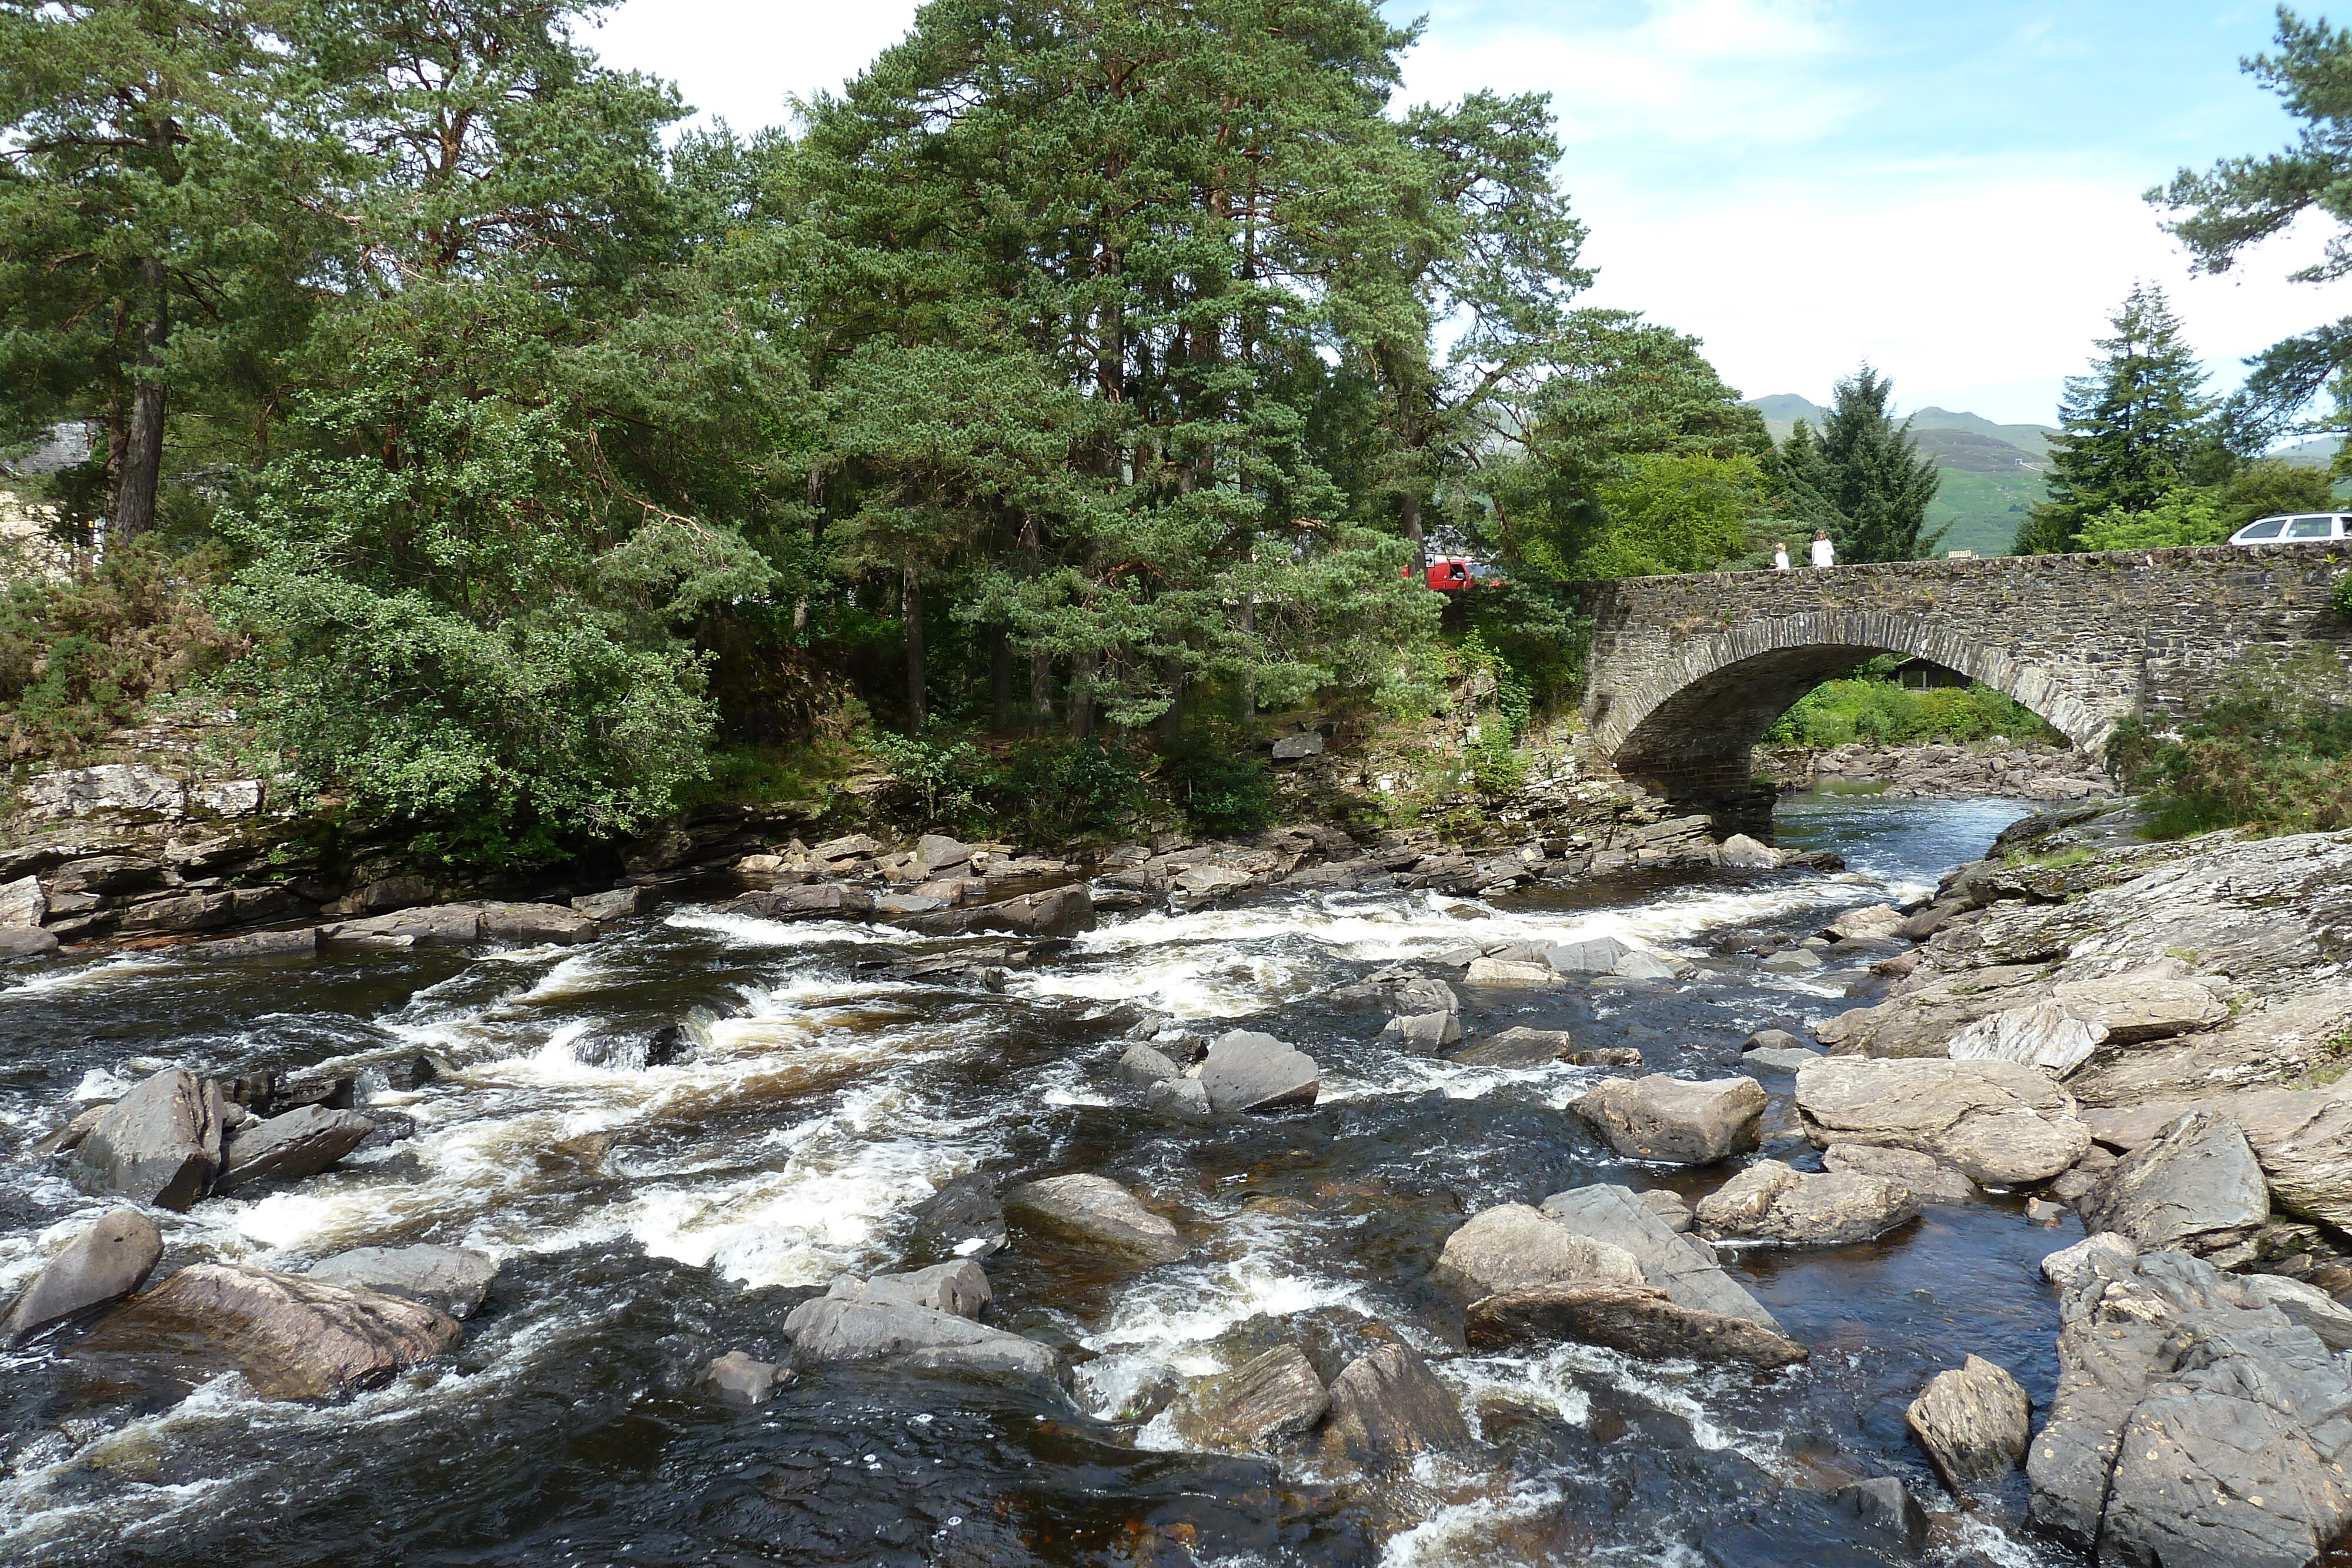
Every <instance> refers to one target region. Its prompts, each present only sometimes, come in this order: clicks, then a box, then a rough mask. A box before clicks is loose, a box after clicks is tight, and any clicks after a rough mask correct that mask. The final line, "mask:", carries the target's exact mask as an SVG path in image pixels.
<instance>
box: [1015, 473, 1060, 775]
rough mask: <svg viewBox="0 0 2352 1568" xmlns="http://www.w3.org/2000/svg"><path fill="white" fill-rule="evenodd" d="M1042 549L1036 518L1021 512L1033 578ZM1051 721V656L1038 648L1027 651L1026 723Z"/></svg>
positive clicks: (1033, 725) (1037, 724) (1025, 550)
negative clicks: (1027, 713) (1027, 698)
mask: <svg viewBox="0 0 2352 1568" xmlns="http://www.w3.org/2000/svg"><path fill="white" fill-rule="evenodd" d="M1043 552H1044V541H1043V540H1042V539H1041V538H1039V537H1038V532H1037V519H1036V517H1034V516H1027V515H1024V517H1022V519H1021V554H1022V556H1023V558H1024V559H1025V560H1026V561H1027V563H1028V567H1029V575H1030V576H1031V577H1033V578H1034V577H1035V576H1036V575H1037V572H1038V569H1039V563H1040V560H1041V558H1042V556H1043ZM1053 722H1054V656H1053V655H1052V654H1050V653H1045V652H1044V651H1042V650H1040V651H1038V652H1036V653H1031V654H1030V655H1029V725H1030V727H1031V728H1033V729H1043V728H1045V727H1046V726H1048V725H1050V724H1052V723H1053Z"/></svg>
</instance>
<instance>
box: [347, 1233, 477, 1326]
mask: <svg viewBox="0 0 2352 1568" xmlns="http://www.w3.org/2000/svg"><path fill="white" fill-rule="evenodd" d="M498 1277H499V1262H498V1260H497V1259H495V1258H493V1257H491V1256H490V1255H489V1254H488V1253H487V1252H477V1251H475V1250H474V1249H472V1248H470V1247H436V1246H432V1245H430V1244H428V1243H423V1242H420V1243H417V1244H415V1245H414V1246H409V1247H354V1248H352V1249H351V1250H350V1251H348V1252H338V1253H336V1254H335V1255H334V1256H333V1257H331V1258H322V1259H320V1260H319V1261H318V1262H316V1263H313V1264H312V1265H310V1274H309V1276H308V1278H310V1279H313V1280H320V1281H325V1282H326V1283H327V1284H330V1285H344V1286H348V1287H350V1288H351V1289H352V1290H360V1291H376V1292H378V1293H379V1294H382V1295H386V1296H398V1297H399V1298H400V1299H401V1300H403V1301H421V1302H423V1303H424V1304H425V1305H426V1306H428V1307H431V1308H433V1309H434V1310H435V1311H436V1312H446V1313H448V1314H449V1315H450V1316H451V1317H453V1318H459V1319H464V1318H470V1317H472V1316H473V1315H474V1313H475V1312H476V1311H477V1310H478V1308H479V1307H480V1306H481V1304H482V1298H483V1297H485V1296H487V1295H488V1294H489V1291H490V1286H491V1285H492V1284H493V1283H495V1282H496V1281H497V1280H498Z"/></svg>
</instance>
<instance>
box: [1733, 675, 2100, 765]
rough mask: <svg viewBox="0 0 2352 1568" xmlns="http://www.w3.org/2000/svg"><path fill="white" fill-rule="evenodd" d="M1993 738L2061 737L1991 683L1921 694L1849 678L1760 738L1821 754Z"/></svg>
mask: <svg viewBox="0 0 2352 1568" xmlns="http://www.w3.org/2000/svg"><path fill="white" fill-rule="evenodd" d="M1997 735H2005V736H2008V737H2011V739H2013V740H2038V741H2044V742H2049V743H2053V744H2063V741H2064V738H2065V737H2063V736H2061V735H2060V734H2059V733H2058V732H2057V731H2056V730H2054V729H2053V728H2051V727H2050V726H2049V725H2047V724H2045V723H2043V722H2042V720H2041V719H2040V718H2038V717H2036V716H2034V715H2033V713H2032V710H2030V709H2028V708H2027V707H2026V706H2024V705H2023V704H2021V703H2019V702H2016V701H2014V700H2013V699H2011V698H2009V697H2005V696H2003V695H2000V693H1999V692H1996V691H1994V690H1993V689H1992V688H1991V687H1990V686H1986V685H1979V684H1975V683H1971V684H1970V685H1967V686H1937V687H1933V688H1931V689H1929V690H1927V691H1924V692H1919V691H1913V690H1911V689H1910V688H1909V687H1907V686H1902V685H1896V684H1895V683H1894V682H1893V681H1885V680H1872V679H1868V678H1849V679H1845V680H1836V681H1824V682H1822V684H1821V685H1818V686H1815V687H1814V688H1813V689H1812V690H1811V691H1810V692H1807V693H1806V694H1805V695H1803V696H1801V697H1800V698H1798V699H1797V703H1796V706H1793V707H1791V708H1790V710H1789V711H1788V712H1787V713H1785V714H1782V715H1781V716H1780V720H1779V722H1777V723H1776V724H1774V725H1773V726H1772V727H1771V728H1770V729H1769V730H1768V731H1767V732H1766V733H1765V737H1764V739H1765V743H1766V744H1767V745H1772V746H1811V747H1822V748H1824V749H1826V748H1829V747H1838V746H1844V745H1846V744H1848V743H1850V742H1853V741H1857V740H1859V741H1866V742H1868V743H1870V744H1872V745H1876V746H1900V745H1905V744H1906V743H1909V742H1913V741H1926V740H1984V739H1988V738H1990V737H1993V736H1997Z"/></svg>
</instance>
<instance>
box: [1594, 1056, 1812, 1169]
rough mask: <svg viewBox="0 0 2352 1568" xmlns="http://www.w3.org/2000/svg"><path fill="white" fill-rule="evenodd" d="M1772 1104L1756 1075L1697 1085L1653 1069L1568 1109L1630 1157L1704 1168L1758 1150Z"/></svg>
mask: <svg viewBox="0 0 2352 1568" xmlns="http://www.w3.org/2000/svg"><path fill="white" fill-rule="evenodd" d="M1767 1103H1769V1101H1768V1100H1767V1097H1766V1095H1765V1093H1764V1086H1763V1085H1762V1084H1760V1083H1759V1082H1756V1080H1754V1079H1753V1078H1724V1079H1717V1080H1716V1081H1714V1082H1704V1083H1695V1082H1691V1081H1690V1080H1688V1079H1684V1078H1671V1077H1668V1076H1666V1075H1665V1074H1664V1073H1652V1074H1651V1075H1650V1076H1648V1077H1646V1078H1632V1079H1626V1078H1618V1079H1612V1080H1611V1081H1610V1082H1606V1083H1602V1084H1600V1085H1598V1086H1596V1087H1594V1088H1592V1089H1591V1090H1588V1091H1587V1092H1585V1093H1584V1094H1582V1095H1580V1097H1578V1098H1577V1099H1576V1100H1575V1101H1573V1102H1571V1103H1570V1105H1569V1109H1570V1110H1571V1111H1573V1112H1575V1113H1577V1114H1578V1115H1579V1116H1581V1117H1582V1118H1583V1119H1584V1120H1585V1121H1586V1122H1588V1123H1590V1124H1591V1125H1592V1128H1593V1130H1594V1131H1596V1132H1598V1133H1599V1134H1601V1137H1603V1138H1604V1139H1606V1140H1607V1141H1608V1144H1609V1146H1610V1147H1611V1148H1612V1149H1615V1150H1616V1151H1617V1152H1618V1153H1619V1154H1621V1155H1625V1156H1626V1157H1627V1158H1629V1159H1636V1160H1661V1161H1664V1162H1666V1163H1668V1164H1671V1165H1683V1166H1704V1165H1712V1164H1713V1163H1714V1162H1716V1161H1717V1160H1720V1159H1727V1158H1728V1157H1729V1156H1731V1155H1737V1154H1744V1153H1746V1152H1747V1151H1748V1150H1749V1149H1752V1148H1754V1147H1755V1146H1756V1142H1757V1129H1758V1126H1759V1124H1760V1123H1761V1121H1762V1120H1763V1116H1764V1107H1765V1105H1766V1104H1767Z"/></svg>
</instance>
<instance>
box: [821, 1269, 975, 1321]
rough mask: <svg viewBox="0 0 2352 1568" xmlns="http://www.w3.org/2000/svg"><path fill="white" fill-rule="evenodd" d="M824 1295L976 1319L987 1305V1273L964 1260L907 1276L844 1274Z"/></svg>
mask: <svg viewBox="0 0 2352 1568" xmlns="http://www.w3.org/2000/svg"><path fill="white" fill-rule="evenodd" d="M824 1293H825V1294H826V1295H828V1296H831V1297H833V1298H835V1299H836V1300H839V1301H872V1302H879V1303H883V1304H887V1305H890V1306H899V1307H929V1309H930V1310H931V1311H933V1312H952V1313H954V1314H955V1315H956V1316H957V1317H960V1318H976V1317H978V1316H980V1312H981V1309H982V1307H985V1306H986V1305H988V1301H989V1293H990V1292H989V1289H988V1274H987V1271H986V1270H983V1269H982V1268H981V1266H980V1265H979V1264H977V1263H975V1262H973V1261H972V1260H971V1259H969V1258H965V1259H962V1260H959V1261H957V1262H953V1263H934V1264H932V1265H931V1266H930V1267H929V1268H928V1269H918V1270H914V1271H913V1272H912V1273H908V1274H877V1275H874V1276H873V1277H872V1278H871V1279H866V1280H860V1279H857V1278H856V1277H855V1276H854V1275H849V1274H844V1275H843V1276H842V1277H841V1278H840V1279H838V1280H835V1281H834V1282H833V1283H832V1285H831V1286H829V1287H828V1288H827V1289H826V1291H825V1292H824Z"/></svg>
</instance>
